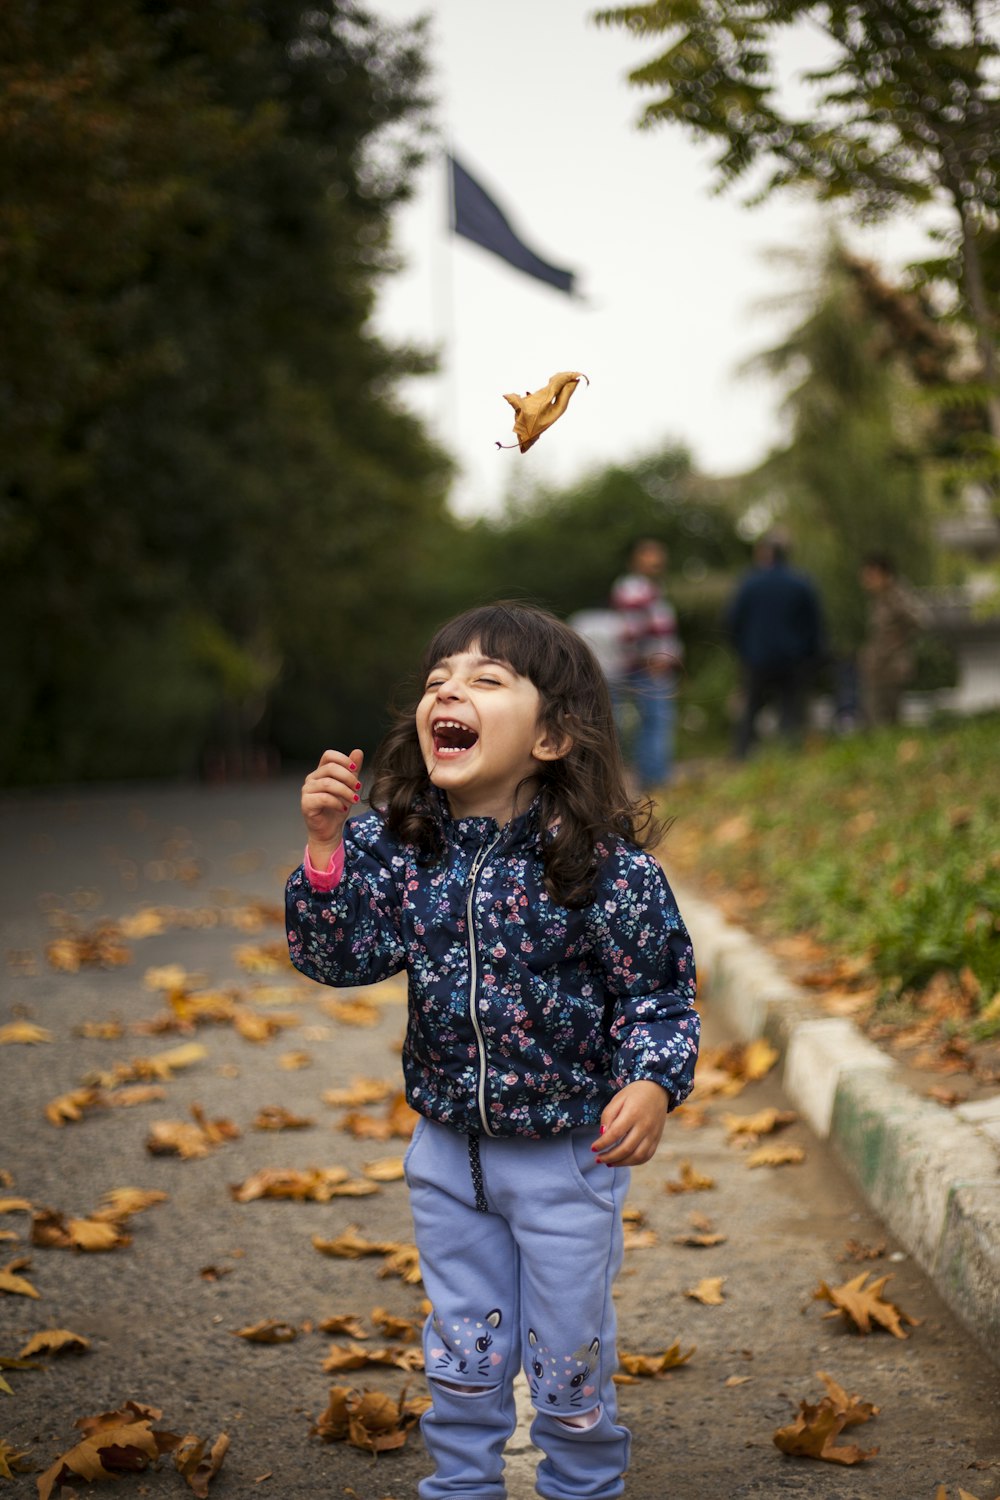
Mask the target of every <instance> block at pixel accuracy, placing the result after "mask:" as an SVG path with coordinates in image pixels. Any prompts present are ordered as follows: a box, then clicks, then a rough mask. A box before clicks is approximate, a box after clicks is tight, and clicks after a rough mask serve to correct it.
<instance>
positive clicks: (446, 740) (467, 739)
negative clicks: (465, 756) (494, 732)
mask: <svg viewBox="0 0 1000 1500" xmlns="http://www.w3.org/2000/svg"><path fill="white" fill-rule="evenodd" d="M478 738H479V736H478V735H477V734H474V733H473V731H472V730H471V729H450V728H447V727H443V728H441V729H438V730H437V731H436V732H435V739H436V740H437V743H438V747H439V748H440V749H442V750H471V749H472V746H473V745H474V744H475V743H476V740H477V739H478Z"/></svg>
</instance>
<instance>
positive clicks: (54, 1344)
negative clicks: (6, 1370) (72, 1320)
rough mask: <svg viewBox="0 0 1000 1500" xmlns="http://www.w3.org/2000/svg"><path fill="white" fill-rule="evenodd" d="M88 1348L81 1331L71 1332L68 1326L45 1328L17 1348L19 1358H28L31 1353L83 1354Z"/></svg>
mask: <svg viewBox="0 0 1000 1500" xmlns="http://www.w3.org/2000/svg"><path fill="white" fill-rule="evenodd" d="M89 1348H90V1340H89V1339H85V1338H84V1337H83V1335H82V1334H81V1333H72V1332H70V1330H69V1329H68V1328H45V1329H43V1330H42V1332H41V1333H36V1334H33V1335H32V1336H31V1338H30V1339H29V1340H28V1342H27V1343H26V1344H25V1346H24V1348H23V1349H21V1350H19V1352H18V1358H19V1359H30V1358H31V1356H32V1355H33V1354H84V1353H86V1351H87V1350H88V1349H89Z"/></svg>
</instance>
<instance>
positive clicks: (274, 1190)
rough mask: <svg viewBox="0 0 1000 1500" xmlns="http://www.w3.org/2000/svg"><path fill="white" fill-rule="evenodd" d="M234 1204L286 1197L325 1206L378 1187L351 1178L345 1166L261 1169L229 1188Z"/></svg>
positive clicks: (356, 1178)
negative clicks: (331, 1200)
mask: <svg viewBox="0 0 1000 1500" xmlns="http://www.w3.org/2000/svg"><path fill="white" fill-rule="evenodd" d="M229 1191H230V1193H231V1194H232V1196H233V1197H234V1198H235V1199H236V1201H237V1203H252V1202H253V1201H254V1199H256V1198H288V1199H292V1200H293V1201H296V1202H299V1203H329V1202H330V1199H331V1198H367V1197H369V1196H370V1195H371V1194H372V1193H377V1192H378V1191H379V1188H378V1184H377V1183H374V1182H366V1181H365V1180H364V1179H363V1178H360V1177H351V1174H350V1173H349V1172H348V1170H347V1168H346V1167H324V1168H320V1167H308V1168H306V1169H305V1170H303V1171H298V1170H295V1169H294V1168H291V1167H262V1168H261V1170H260V1171H259V1172H254V1173H253V1175H252V1176H250V1177H248V1178H247V1179H246V1181H245V1182H241V1183H235V1184H233V1186H231V1187H230V1189H229Z"/></svg>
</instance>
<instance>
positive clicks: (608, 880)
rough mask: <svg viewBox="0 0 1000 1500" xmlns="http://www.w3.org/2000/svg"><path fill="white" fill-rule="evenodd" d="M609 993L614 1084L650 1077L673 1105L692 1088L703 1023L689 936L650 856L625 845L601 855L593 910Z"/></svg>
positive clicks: (619, 1087) (656, 864) (664, 882)
mask: <svg viewBox="0 0 1000 1500" xmlns="http://www.w3.org/2000/svg"><path fill="white" fill-rule="evenodd" d="M591 911H592V914H593V923H594V937H595V939H596V942H597V951H598V952H599V954H600V956H601V963H602V966H603V969H604V981H605V990H606V993H607V995H608V997H609V1002H610V1008H609V1015H610V1040H611V1046H612V1070H613V1071H612V1083H613V1085H614V1087H615V1088H616V1089H621V1088H624V1087H625V1085H626V1084H629V1083H634V1082H636V1081H637V1080H638V1079H641V1078H646V1079H651V1080H652V1081H653V1082H654V1083H658V1084H660V1085H661V1087H662V1088H664V1089H666V1091H667V1093H668V1095H669V1096H670V1106H669V1107H670V1108H671V1109H674V1108H675V1107H676V1106H677V1105H678V1104H680V1103H681V1102H682V1100H684V1099H686V1098H687V1096H688V1094H689V1093H690V1092H691V1089H692V1087H693V1086H694V1066H695V1062H696V1060H697V1057H698V1040H699V1036H700V1032H701V1021H700V1018H699V1016H698V1012H697V1011H696V1010H695V1008H694V1001H695V968H694V952H693V950H692V947H691V939H690V937H689V936H688V932H687V928H686V927H685V926H684V921H683V918H682V917H681V914H680V912H679V911H678V909H677V903H676V901H675V900H674V897H673V893H672V892H671V890H670V887H669V885H668V884H667V880H666V877H665V876H664V874H663V871H662V869H661V868H660V866H659V864H658V863H657V861H656V860H655V859H654V858H653V857H652V855H650V854H647V853H644V852H642V851H640V850H637V849H633V848H630V847H628V846H627V845H621V846H619V848H618V849H617V850H615V851H612V852H610V853H609V854H608V856H607V858H606V859H604V860H603V861H602V865H601V872H600V874H599V876H598V894H597V900H596V901H595V902H594V905H593V907H592V908H591Z"/></svg>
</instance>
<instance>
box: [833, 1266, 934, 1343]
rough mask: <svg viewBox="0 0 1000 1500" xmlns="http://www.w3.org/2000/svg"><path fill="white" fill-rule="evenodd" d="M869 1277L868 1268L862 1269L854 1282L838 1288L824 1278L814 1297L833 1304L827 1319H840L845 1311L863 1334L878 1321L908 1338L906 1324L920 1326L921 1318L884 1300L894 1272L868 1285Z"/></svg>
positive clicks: (882, 1325) (847, 1316) (896, 1336)
mask: <svg viewBox="0 0 1000 1500" xmlns="http://www.w3.org/2000/svg"><path fill="white" fill-rule="evenodd" d="M868 1276H869V1273H868V1272H867V1271H862V1272H861V1275H860V1276H855V1278H854V1280H853V1281H845V1282H844V1284H843V1285H842V1286H835V1287H829V1286H827V1284H826V1282H825V1281H821V1282H820V1284H819V1286H818V1287H817V1289H816V1291H814V1292H813V1298H814V1300H815V1301H817V1302H832V1303H833V1311H832V1312H828V1313H824V1314H823V1316H824V1318H836V1317H839V1316H840V1315H841V1314H842V1315H843V1316H844V1317H845V1318H846V1319H847V1321H848V1322H849V1323H853V1324H854V1326H855V1328H856V1329H857V1330H858V1332H859V1333H870V1332H871V1329H872V1323H873V1322H874V1323H876V1324H878V1325H879V1326H880V1327H882V1328H887V1329H888V1330H889V1332H890V1333H891V1334H893V1335H894V1337H895V1338H897V1339H905V1338H906V1337H907V1335H906V1334H905V1333H904V1332H903V1328H902V1324H903V1323H909V1324H910V1326H911V1327H913V1328H917V1327H919V1325H920V1319H919V1318H911V1317H910V1315H909V1313H905V1312H903V1311H902V1310H901V1309H900V1308H898V1307H896V1305H895V1304H894V1303H892V1302H887V1301H885V1300H884V1299H883V1297H882V1288H883V1287H884V1286H885V1284H886V1282H887V1281H890V1280H891V1278H892V1273H891V1272H890V1273H889V1274H888V1275H886V1276H880V1277H879V1278H878V1280H877V1281H873V1282H872V1283H871V1285H870V1286H866V1285H865V1282H866V1281H867V1280H868Z"/></svg>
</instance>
